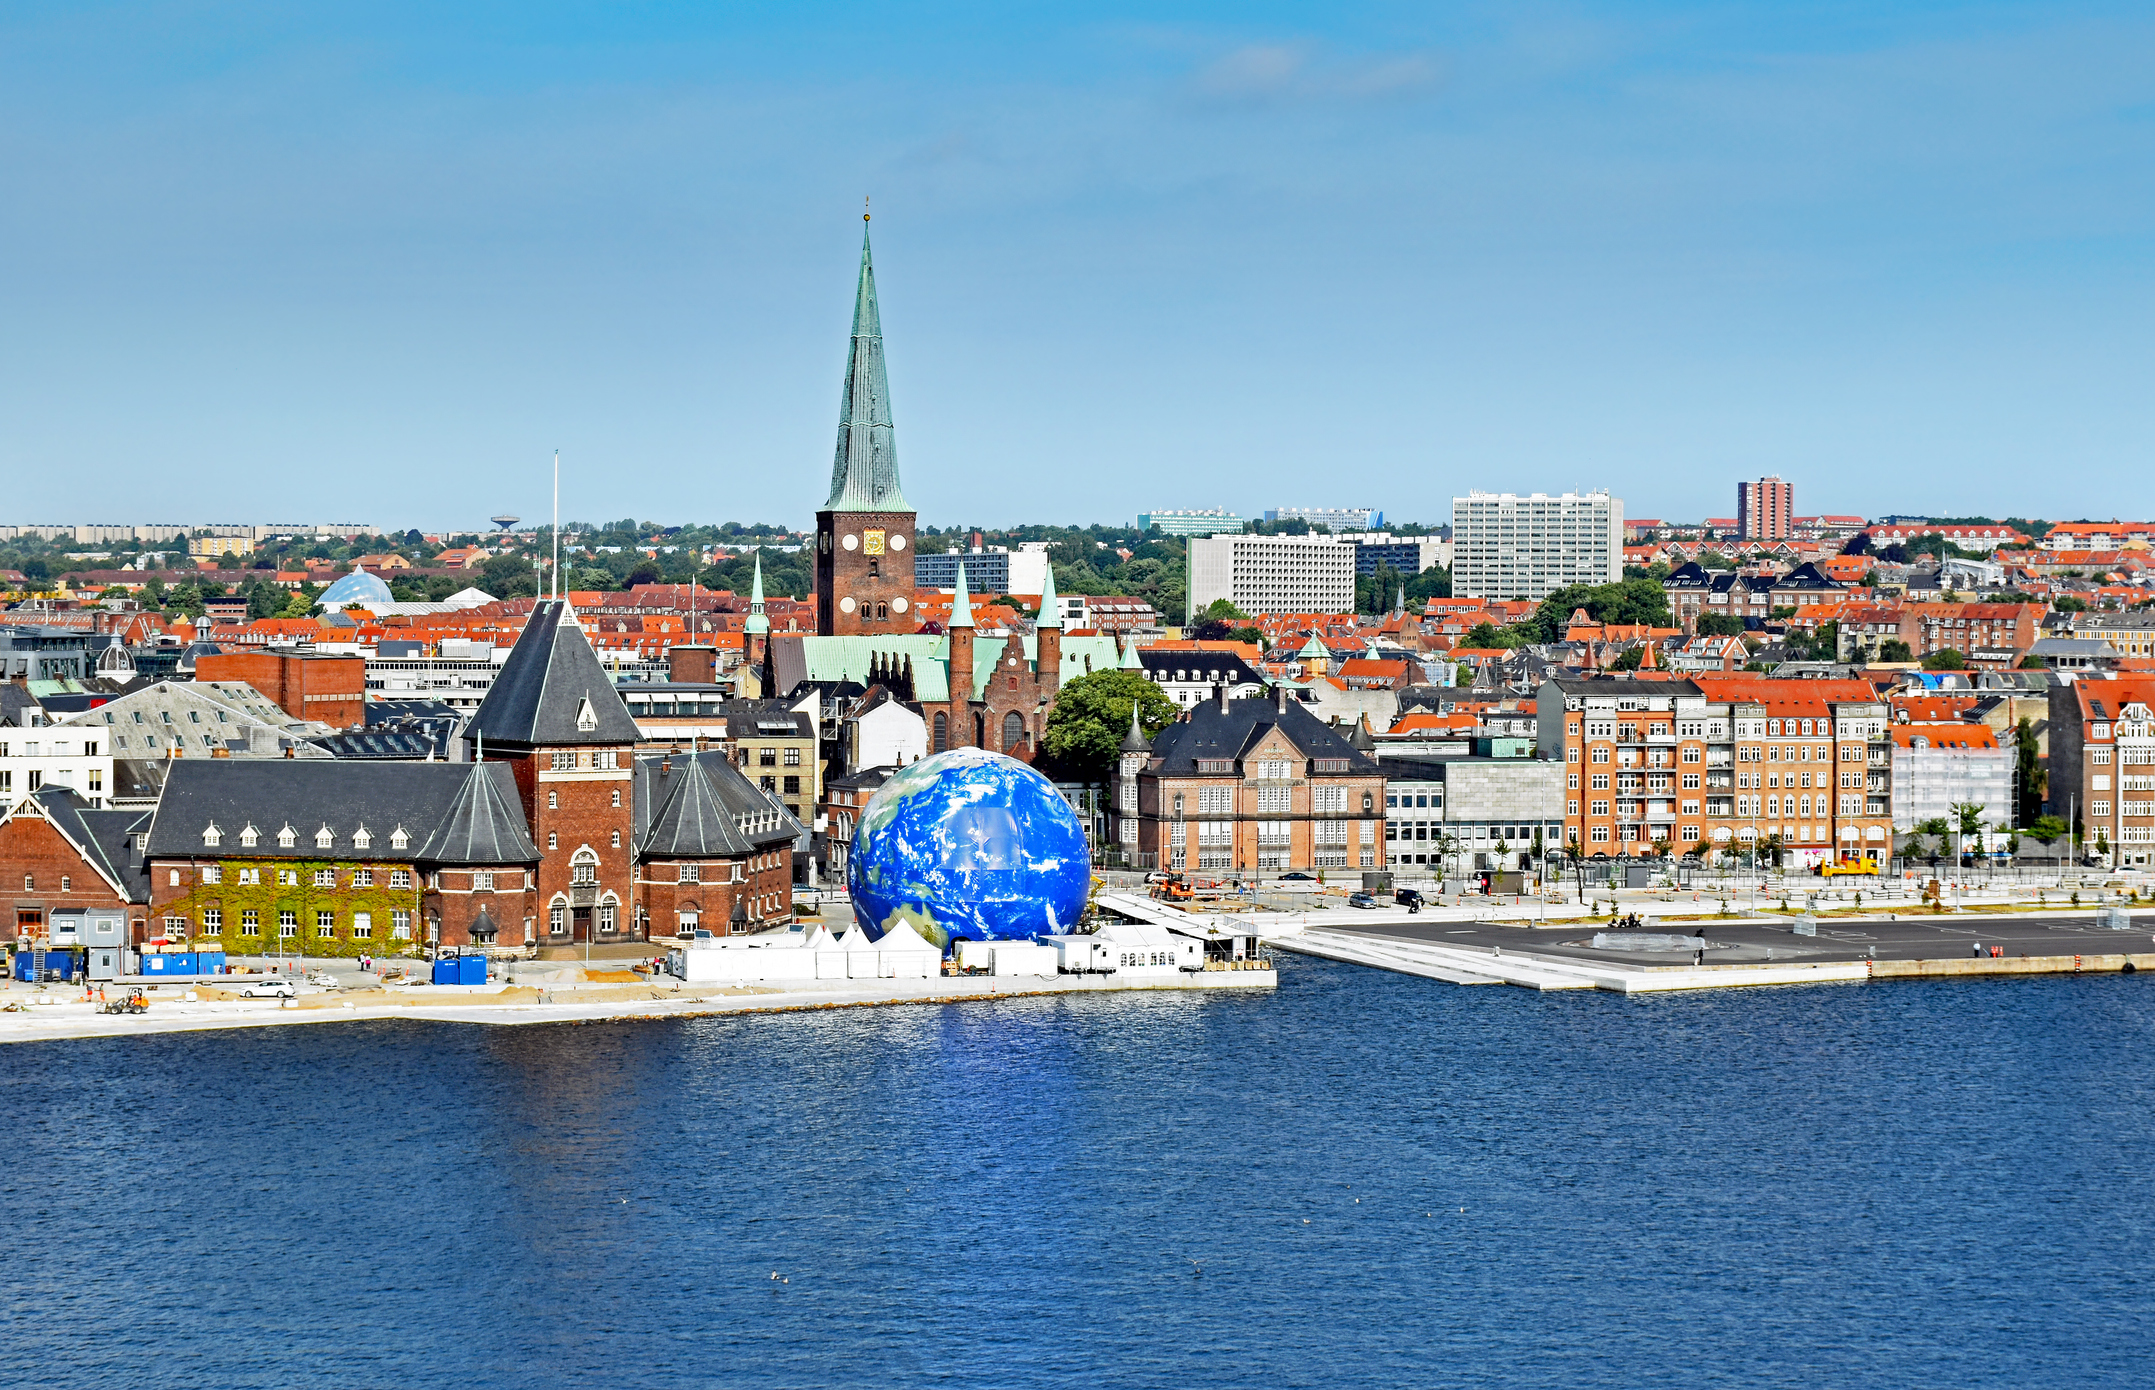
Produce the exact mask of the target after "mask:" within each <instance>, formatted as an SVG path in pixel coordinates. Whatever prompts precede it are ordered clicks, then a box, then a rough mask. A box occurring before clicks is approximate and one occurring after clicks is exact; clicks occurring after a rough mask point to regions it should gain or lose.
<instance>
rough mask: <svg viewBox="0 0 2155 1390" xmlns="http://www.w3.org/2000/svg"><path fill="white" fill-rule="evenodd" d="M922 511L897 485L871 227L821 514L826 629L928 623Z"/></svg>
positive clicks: (821, 600)
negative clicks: (920, 571) (920, 573)
mask: <svg viewBox="0 0 2155 1390" xmlns="http://www.w3.org/2000/svg"><path fill="white" fill-rule="evenodd" d="M913 518H914V512H913V509H912V508H911V507H909V506H907V505H906V501H905V494H904V492H903V491H901V490H900V489H899V487H898V446H897V442H896V440H895V439H894V437H893V435H892V430H891V419H890V380H889V378H888V377H887V376H886V375H885V373H884V370H883V320H882V316H881V315H880V314H879V313H878V312H877V310H876V302H875V263H874V261H873V260H872V259H871V258H870V256H869V253H868V233H867V230H866V229H865V228H863V229H862V232H861V268H860V283H859V286H858V288H857V289H856V290H855V291H854V296H853V345H852V348H851V349H850V351H849V352H848V353H847V355H846V380H845V395H844V397H843V399H842V400H841V401H840V402H839V406H838V455H837V458H836V459H835V460H834V461H833V463H832V465H831V495H830V500H828V501H826V502H825V503H824V504H823V507H822V510H820V511H818V512H817V513H816V631H817V632H819V633H822V634H823V635H824V636H826V637H858V636H865V635H879V634H882V633H910V632H913V631H914V630H916V629H917V628H918V627H919V626H920V624H919V623H918V622H917V621H916V620H915V615H914V614H913V611H912V608H913Z"/></svg>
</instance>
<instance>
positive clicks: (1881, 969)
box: [1265, 909, 2155, 994]
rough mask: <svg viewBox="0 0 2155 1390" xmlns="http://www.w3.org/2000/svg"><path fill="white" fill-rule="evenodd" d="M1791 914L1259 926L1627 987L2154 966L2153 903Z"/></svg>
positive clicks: (1300, 920)
mask: <svg viewBox="0 0 2155 1390" xmlns="http://www.w3.org/2000/svg"><path fill="white" fill-rule="evenodd" d="M1799 924H1800V919H1796V918H1784V917H1778V916H1775V917H1765V916H1761V917H1731V918H1725V919H1709V920H1706V921H1693V922H1677V921H1668V922H1650V923H1649V924H1648V928H1647V929H1646V930H1641V931H1623V930H1618V929H1615V928H1613V927H1611V926H1610V925H1609V924H1608V923H1606V922H1589V921H1564V922H1551V923H1545V924H1541V925H1535V924H1532V923H1528V922H1519V923H1512V924H1504V923H1500V922H1474V921H1462V920H1459V919H1458V918H1457V917H1456V916H1454V917H1453V918H1452V919H1451V920H1445V919H1443V918H1441V917H1439V916H1437V915H1436V914H1433V913H1424V914H1418V915H1411V916H1410V915H1409V914H1407V913H1406V912H1405V911H1404V910H1396V909H1387V910H1381V911H1378V912H1367V911H1364V912H1356V911H1353V910H1351V909H1350V910H1337V909H1334V910H1323V911H1311V912H1306V913H1298V914H1294V915H1292V916H1284V917H1281V918H1279V919H1277V921H1276V923H1273V922H1268V923H1267V930H1266V932H1265V936H1266V939H1267V940H1268V941H1269V942H1270V943H1271V944H1272V945H1273V946H1274V947H1275V948H1276V949H1280V950H1288V951H1295V952H1299V953H1301V954H1305V955H1312V956H1322V957H1324V958H1326V959H1330V960H1340V961H1347V962H1350V963H1353V964H1357V965H1368V966H1373V967H1376V968H1379V969H1385V970H1396V971H1400V972H1402V973H1406V974H1412V975H1422V976H1425V977H1427V978H1430V979H1437V980H1444V981H1447V982H1449V983H1453V984H1513V985H1520V986H1524V987H1527V988H1531V989H1606V990H1614V991H1617V992H1620V993H1625V994H1635V993H1645V992H1658V991H1665V990H1677V989H1718V988H1729V987H1733V986H1740V985H1769V984H1822V983H1828V982H1838V981H1856V980H1873V979H1894V978H1912V977H1939V976H1968V975H2027V974H2080V973H2096V972H2104V971H2128V970H2129V971H2133V972H2137V971H2140V970H2148V969H2155V911H2149V912H2146V913H2143V914H2142V915H2141V916H2140V917H2139V918H2137V919H2134V925H2133V927H2132V928H2131V929H2129V930H2115V929H2112V928H2111V927H2110V926H2109V925H2108V923H2107V921H2106V920H2105V918H2104V917H2103V916H2102V915H2101V914H2099V913H2097V912H2093V911H2085V912H2077V913H2071V912H2068V913H2059V912H2052V913H2030V914H2015V915H1993V914H1981V913H1956V912H1946V913H1942V914H1936V915H1933V914H1931V913H1929V912H1927V911H1926V912H1922V913H1918V914H1911V913H1906V912H1902V913H1899V914H1896V915H1893V916H1888V915H1886V914H1883V913H1881V914H1879V915H1877V916H1871V917H1822V918H1818V919H1816V921H1815V923H1812V924H1808V925H1813V926H1814V927H1815V932H1816V934H1815V935H1799V934H1798V933H1797V928H1798V926H1799ZM1597 936H1598V937H1600V938H1601V944H1598V945H1597V944H1596V938H1597ZM1677 937H1698V938H1700V939H1703V941H1704V942H1705V947H1704V950H1703V952H1698V951H1696V950H1695V949H1693V948H1689V947H1684V948H1680V949H1670V947H1671V945H1672V940H1673V939H1674V938H1677ZM1642 947H1643V948H1645V949H1641V948H1642ZM1656 948H1660V949H1656ZM1978 949H1980V950H1981V952H1982V954H1981V955H1978V954H1977V952H1978Z"/></svg>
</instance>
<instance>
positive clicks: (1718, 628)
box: [1698, 613, 1743, 637]
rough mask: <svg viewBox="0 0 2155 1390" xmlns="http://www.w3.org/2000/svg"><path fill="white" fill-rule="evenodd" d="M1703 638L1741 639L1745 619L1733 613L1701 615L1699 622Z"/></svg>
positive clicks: (1699, 631) (1700, 633)
mask: <svg viewBox="0 0 2155 1390" xmlns="http://www.w3.org/2000/svg"><path fill="white" fill-rule="evenodd" d="M1698 635H1699V636H1701V637H1741V636H1743V619H1741V618H1739V617H1737V616H1736V615H1734V614H1733V613H1701V614H1699V621H1698Z"/></svg>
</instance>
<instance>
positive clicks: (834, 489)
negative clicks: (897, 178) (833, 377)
mask: <svg viewBox="0 0 2155 1390" xmlns="http://www.w3.org/2000/svg"><path fill="white" fill-rule="evenodd" d="M862 220H863V221H864V222H865V221H866V220H867V219H866V217H865V215H864V216H863V218H862ZM823 509H824V510H825V511H834V512H903V511H910V510H911V508H909V507H907V506H906V504H905V496H904V494H903V493H901V492H900V491H899V488H898V448H897V444H896V441H895V440H894V439H893V437H892V432H891V419H890V380H889V378H888V377H887V376H886V375H885V374H884V370H883V320H882V316H881V314H880V313H879V312H878V311H877V309H876V302H875V262H874V261H873V260H872V259H871V258H870V256H869V252H868V232H867V229H866V228H865V227H863V228H862V230H861V269H860V283H859V286H858V287H857V288H856V289H855V291H854V296H853V345H852V347H851V349H850V350H849V351H848V352H847V354H846V380H845V392H844V395H843V396H842V397H841V398H840V401H839V405H838V455H837V458H836V459H835V460H834V461H833V462H832V464H831V496H830V500H829V501H827V502H825V503H824V504H823Z"/></svg>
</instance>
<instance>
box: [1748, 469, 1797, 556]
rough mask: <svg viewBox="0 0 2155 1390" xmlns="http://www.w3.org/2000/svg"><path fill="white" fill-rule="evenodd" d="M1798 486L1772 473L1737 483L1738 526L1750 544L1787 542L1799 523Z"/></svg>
mask: <svg viewBox="0 0 2155 1390" xmlns="http://www.w3.org/2000/svg"><path fill="white" fill-rule="evenodd" d="M1795 515H1796V485H1795V484H1794V483H1789V482H1783V481H1782V480H1781V477H1780V475H1779V474H1777V473H1776V474H1769V475H1767V476H1766V477H1763V478H1761V479H1759V480H1758V481H1757V482H1755V483H1738V484H1736V527H1737V530H1739V531H1740V532H1741V533H1742V534H1743V538H1744V539H1745V540H1747V541H1785V540H1787V539H1788V533H1789V529H1790V527H1791V526H1792V525H1794V522H1795Z"/></svg>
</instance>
